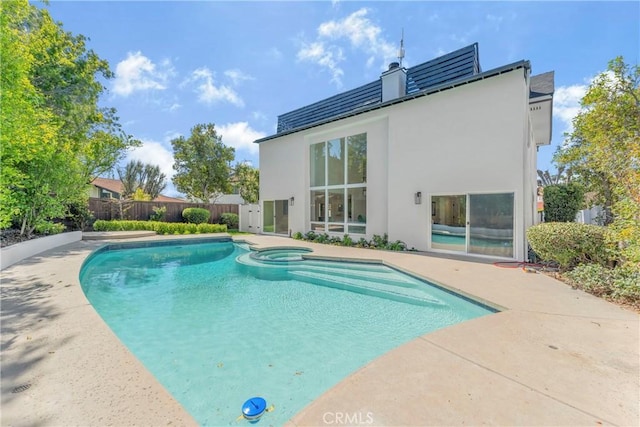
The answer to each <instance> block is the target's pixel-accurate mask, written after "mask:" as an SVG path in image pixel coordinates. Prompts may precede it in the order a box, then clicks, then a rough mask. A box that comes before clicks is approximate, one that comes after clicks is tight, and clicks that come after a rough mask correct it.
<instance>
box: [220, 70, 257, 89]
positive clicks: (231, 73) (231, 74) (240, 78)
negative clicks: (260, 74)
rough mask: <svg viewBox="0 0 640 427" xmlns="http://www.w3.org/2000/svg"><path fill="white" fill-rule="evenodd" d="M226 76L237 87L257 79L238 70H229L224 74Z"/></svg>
mask: <svg viewBox="0 0 640 427" xmlns="http://www.w3.org/2000/svg"><path fill="white" fill-rule="evenodd" d="M224 75H225V76H227V77H228V78H230V79H231V82H232V83H233V84H234V85H236V86H237V85H239V84H240V83H242V82H244V81H246V80H255V77H253V76H250V75H249V74H246V73H244V72H242V71H240V70H237V69H234V70H227V71H225V72H224Z"/></svg>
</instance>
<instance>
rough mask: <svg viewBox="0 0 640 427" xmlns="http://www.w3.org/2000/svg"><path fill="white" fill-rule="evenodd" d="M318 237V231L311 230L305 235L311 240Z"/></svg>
mask: <svg viewBox="0 0 640 427" xmlns="http://www.w3.org/2000/svg"><path fill="white" fill-rule="evenodd" d="M315 239H316V233H315V232H313V231H309V232H307V233H306V234H305V235H304V240H308V241H310V242H312V241H314V240H315Z"/></svg>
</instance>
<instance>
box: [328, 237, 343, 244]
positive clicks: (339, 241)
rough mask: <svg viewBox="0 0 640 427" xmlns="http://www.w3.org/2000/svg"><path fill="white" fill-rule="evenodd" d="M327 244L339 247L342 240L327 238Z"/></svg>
mask: <svg viewBox="0 0 640 427" xmlns="http://www.w3.org/2000/svg"><path fill="white" fill-rule="evenodd" d="M329 243H331V244H332V245H341V244H342V239H341V238H340V237H339V236H331V237H329Z"/></svg>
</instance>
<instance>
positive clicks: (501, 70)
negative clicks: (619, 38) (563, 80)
mask: <svg viewBox="0 0 640 427" xmlns="http://www.w3.org/2000/svg"><path fill="white" fill-rule="evenodd" d="M519 68H524V69H527V70H530V69H531V65H530V64H529V61H518V62H514V63H513V64H509V65H504V66H502V67H498V68H494V69H492V70H489V71H484V72H482V73H479V74H475V75H472V76H468V77H464V78H459V79H456V80H453V81H448V82H444V83H440V84H438V85H434V86H431V87H428V88H427V89H424V90H421V91H418V92H413V93H410V94H407V95H406V96H403V97H402V98H396V99H392V100H389V101H386V102H376V103H371V104H368V105H363V106H361V107H359V108H355V109H352V110H349V111H345V112H344V113H342V114H337V115H334V116H330V117H326V118H323V119H320V120H317V121H315V122H310V123H307V124H304V125H302V126H298V127H295V128H292V129H289V130H284V131H280V132H278V133H276V134H275V135H270V136H266V137H264V138H261V139H258V140H256V141H254V142H256V143H261V142H265V141H268V140H271V139H275V138H279V137H281V136H284V135H289V134H292V133H296V132H300V131H302V130H305V129H309V128H313V127H316V126H320V125H323V124H326V123H330V122H333V121H337V120H342V119H344V118H347V117H351V116H356V115H359V114H363V113H366V112H369V111H373V110H377V109H380V108H385V107H388V106H390V105H394V104H399V103H401V102H406V101H410V100H412V99H415V98H420V97H423V96H427V95H430V94H432V93H436V92H442V91H444V90H448V89H452V88H454V87H457V86H462V85H465V84H469V83H472V82H475V81H477V80H484V79H487V78H490V77H493V76H498V75H500V74H504V73H507V72H510V71H513V70H516V69H519ZM329 99H331V98H329ZM325 101H326V100H325Z"/></svg>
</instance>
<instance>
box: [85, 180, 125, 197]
mask: <svg viewBox="0 0 640 427" xmlns="http://www.w3.org/2000/svg"><path fill="white" fill-rule="evenodd" d="M91 184H93V185H95V186H96V187H98V188H104V189H105V190H108V191H111V192H112V193H118V194H122V191H123V187H122V181H120V180H119V179H109V178H96V179H94V180H93V181H92V182H91Z"/></svg>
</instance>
